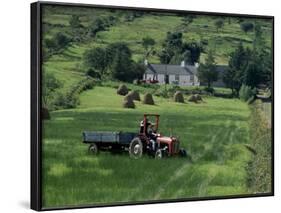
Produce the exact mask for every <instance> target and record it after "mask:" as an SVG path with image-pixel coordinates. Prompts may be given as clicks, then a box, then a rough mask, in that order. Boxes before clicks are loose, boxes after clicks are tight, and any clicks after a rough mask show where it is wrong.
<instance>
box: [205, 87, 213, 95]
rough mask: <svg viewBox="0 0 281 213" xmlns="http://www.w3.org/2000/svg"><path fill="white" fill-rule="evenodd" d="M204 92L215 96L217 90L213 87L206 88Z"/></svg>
mask: <svg viewBox="0 0 281 213" xmlns="http://www.w3.org/2000/svg"><path fill="white" fill-rule="evenodd" d="M204 91H206V92H208V93H211V94H213V93H214V92H215V89H214V88H213V87H205V88H204Z"/></svg>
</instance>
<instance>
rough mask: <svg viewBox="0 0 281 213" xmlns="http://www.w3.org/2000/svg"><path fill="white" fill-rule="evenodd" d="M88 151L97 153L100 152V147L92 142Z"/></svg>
mask: <svg viewBox="0 0 281 213" xmlns="http://www.w3.org/2000/svg"><path fill="white" fill-rule="evenodd" d="M88 151H89V153H90V154H93V155H97V154H98V153H99V149H98V146H97V144H95V143H93V144H91V145H90V146H89V149H88Z"/></svg>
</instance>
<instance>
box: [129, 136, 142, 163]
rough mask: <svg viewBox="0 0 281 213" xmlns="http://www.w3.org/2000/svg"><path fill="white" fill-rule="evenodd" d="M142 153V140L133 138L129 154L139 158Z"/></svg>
mask: <svg viewBox="0 0 281 213" xmlns="http://www.w3.org/2000/svg"><path fill="white" fill-rule="evenodd" d="M142 153H143V146H142V142H141V140H140V139H139V138H134V139H133V140H132V141H131V143H130V146H129V154H130V157H132V158H135V159H137V158H140V157H141V156H142Z"/></svg>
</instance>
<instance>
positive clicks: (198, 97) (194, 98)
mask: <svg viewBox="0 0 281 213" xmlns="http://www.w3.org/2000/svg"><path fill="white" fill-rule="evenodd" d="M188 101H190V102H195V103H198V102H199V101H203V99H202V97H201V95H199V94H195V95H192V96H190V97H189V99H188Z"/></svg>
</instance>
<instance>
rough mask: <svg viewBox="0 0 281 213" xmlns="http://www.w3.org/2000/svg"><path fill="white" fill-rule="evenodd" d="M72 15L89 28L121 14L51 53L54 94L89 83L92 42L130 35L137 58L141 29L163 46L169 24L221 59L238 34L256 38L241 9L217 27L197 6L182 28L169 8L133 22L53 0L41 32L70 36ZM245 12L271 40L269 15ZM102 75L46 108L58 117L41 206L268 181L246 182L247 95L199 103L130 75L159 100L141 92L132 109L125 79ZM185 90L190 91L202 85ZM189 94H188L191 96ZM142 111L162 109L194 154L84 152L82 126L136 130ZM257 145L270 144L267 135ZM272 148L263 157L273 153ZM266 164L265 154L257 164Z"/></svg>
mask: <svg viewBox="0 0 281 213" xmlns="http://www.w3.org/2000/svg"><path fill="white" fill-rule="evenodd" d="M74 14H78V15H79V18H80V21H81V25H82V26H83V27H82V28H83V30H85V29H87V27H88V26H89V25H90V23H91V21H93V20H95V19H97V18H99V17H103V18H108V17H109V16H114V17H115V18H116V20H117V21H116V23H114V24H113V25H111V26H110V27H108V28H107V29H105V30H102V31H99V32H98V33H97V34H96V35H95V37H87V35H86V34H85V38H84V37H83V39H82V40H81V41H75V40H72V41H71V42H70V43H69V44H68V45H67V46H66V47H65V48H63V49H61V50H60V51H59V52H57V53H54V54H51V55H49V57H46V58H44V60H43V72H46V73H50V74H53V75H54V77H55V79H57V80H58V81H60V82H61V83H62V86H61V87H59V88H56V89H55V91H54V92H53V93H52V94H51V96H53V97H52V98H53V99H55V98H57V97H56V96H57V95H58V94H62V96H66V95H67V94H69V92H70V91H71V90H72V89H73V88H74V87H76V86H79V85H78V84H82V83H81V82H83V79H85V78H86V75H85V72H86V70H85V69H84V68H83V54H84V53H85V51H86V50H88V49H90V48H93V47H106V46H107V45H108V44H112V43H114V42H120V41H121V42H125V43H126V44H127V45H128V47H129V48H130V50H131V51H132V59H133V60H134V61H135V62H138V61H142V60H143V57H144V52H145V49H144V47H143V46H142V44H141V41H142V39H143V38H144V37H146V36H149V37H151V38H153V39H154V40H155V41H156V44H155V47H154V48H155V50H156V52H159V51H161V49H162V48H163V47H162V43H163V41H164V40H165V38H166V35H167V32H168V31H171V32H175V31H180V32H182V33H183V42H191V41H195V42H202V41H205V43H207V44H205V46H204V51H203V52H202V53H201V56H200V63H203V62H204V58H205V57H206V52H207V51H208V50H210V49H212V50H215V60H216V63H217V64H225V65H226V64H228V60H229V53H231V52H232V51H233V50H235V49H236V48H237V46H238V44H239V43H240V42H242V43H243V45H244V47H252V45H253V38H254V33H253V32H248V33H244V32H243V31H242V30H241V29H240V24H239V22H238V18H236V17H232V18H225V19H224V26H223V27H222V28H221V29H220V30H219V31H217V30H216V27H215V25H214V23H215V21H216V20H217V19H218V18H220V17H213V16H206V15H197V16H196V18H195V19H194V20H193V22H192V23H191V24H190V25H189V26H188V27H186V28H183V27H182V17H180V16H178V15H172V14H168V13H165V14H160V13H147V14H145V15H142V16H140V17H137V18H134V19H133V20H132V21H129V22H128V21H126V20H125V19H126V18H125V15H126V13H125V12H124V11H123V12H121V11H116V12H114V11H112V10H106V9H92V8H90V9H89V8H79V9H78V8H76V9H73V7H56V6H54V7H45V9H44V10H43V17H42V18H43V40H45V39H46V38H47V39H48V38H52V37H53V36H54V35H55V34H56V33H57V32H62V33H64V34H65V35H67V36H69V37H73V32H72V30H73V29H71V27H70V24H69V20H70V18H71V17H72V15H74ZM242 21H243V20H242ZM248 21H251V22H253V23H255V22H259V24H260V25H261V27H262V31H263V36H264V40H265V47H266V48H268V49H269V48H270V47H271V46H270V45H271V32H272V29H271V23H270V22H267V21H266V20H262V19H248ZM43 50H44V47H43ZM149 62H151V63H160V60H159V57H158V56H157V54H156V55H151V56H150V57H149ZM96 82H97V84H95V86H94V88H93V89H88V90H86V91H84V90H83V91H82V92H79V93H78V94H77V96H78V99H79V100H80V101H79V103H78V104H77V105H75V107H76V108H72V109H62V108H63V107H61V108H51V107H50V108H49V110H54V111H51V112H50V115H51V119H50V120H44V121H43V142H42V143H43V150H42V159H43V162H42V166H43V169H42V175H43V180H42V183H43V188H42V190H43V207H61V206H73V205H86V204H108V203H117V202H132V201H148V200H161V199H178V198H194V197H206V196H207V197H208V196H224V195H242V194H249V193H255V192H265V191H267V190H268V187H267V188H266V189H265V190H264V188H261V189H260V188H259V189H258V190H257V189H256V188H254V187H251V186H250V184H251V183H250V182H249V174H250V172H253V171H248V170H249V162H250V161H251V160H253V152H252V151H251V150H249V147H251V146H250V145H253V140H255V137H253V136H255V134H256V133H255V130H256V129H255V123H253V122H252V123H250V121H251V120H253V118H255V116H252V111H251V106H249V105H248V104H247V103H245V102H242V101H240V100H239V99H237V98H232V99H230V98H218V97H214V96H203V100H204V102H202V103H198V104H195V103H191V102H188V101H186V102H185V103H175V102H174V101H173V100H172V99H171V98H164V96H163V97H162V96H161V95H160V96H156V95H157V92H159V91H160V92H161V90H163V89H164V87H165V86H164V85H162V86H159V85H135V84H132V83H125V84H126V85H127V87H128V88H129V89H130V90H137V91H139V92H140V95H141V98H143V96H144V93H146V92H149V93H152V94H153V98H154V100H155V103H156V104H155V105H154V106H151V105H144V104H142V103H141V102H138V101H135V104H136V108H135V109H125V108H123V107H122V102H123V98H124V97H123V96H119V95H117V94H116V88H117V87H118V86H119V84H120V83H124V82H119V81H116V79H106V80H105V81H102V82H100V83H98V81H96ZM166 87H167V89H168V90H169V89H173V88H174V87H173V86H171V85H167V86H166ZM180 89H181V90H182V91H183V92H189V93H190V92H191V90H192V91H196V89H199V88H197V87H185V88H180ZM200 89H201V90H203V87H200ZM214 89H215V92H218V93H220V94H230V93H231V90H230V89H227V88H214ZM173 92H175V91H174V90H173ZM158 95H159V94H158ZM187 98H188V96H185V100H187ZM47 107H49V106H47ZM65 108H66V107H65ZM56 109H60V110H56ZM268 109H269V108H268ZM267 111H268V114H271V111H269V110H267ZM144 113H158V114H160V127H159V129H160V132H161V133H162V134H163V135H165V136H170V135H173V136H176V137H178V138H179V139H180V142H181V146H182V147H184V148H185V149H186V150H187V152H188V155H189V156H191V159H192V160H190V159H189V158H168V159H167V158H166V159H162V160H155V159H153V158H151V157H148V156H144V157H143V158H142V159H138V160H134V159H131V158H130V157H129V154H128V153H123V154H118V155H116V154H111V153H108V152H102V153H100V154H99V155H98V156H93V155H90V154H89V153H88V152H87V149H88V147H87V145H85V144H83V143H82V132H83V131H86V130H88V131H129V132H138V130H139V122H140V121H141V120H142V118H143V114H144ZM257 125H258V124H257ZM260 132H262V131H260ZM257 135H258V134H257ZM262 137H263V136H262ZM267 142H268V141H267ZM254 148H255V149H257V150H259V149H258V148H260V149H264V148H263V146H260V144H258V145H257V146H254ZM268 153H270V152H268ZM268 153H265V154H264V155H263V156H262V157H261V158H264V156H266V157H268ZM259 156H260V155H256V158H260V157H259ZM254 161H255V160H254ZM260 165H261V164H260V163H259V162H258V163H257V164H254V166H256V167H254V166H252V167H251V168H258V167H259V166H260ZM266 166H267V167H268V164H266ZM252 170H255V169H252ZM256 170H257V169H256ZM254 172H255V171H254ZM262 172H263V171H261V172H260V170H258V171H257V173H253V174H257V175H256V176H259V177H260V176H262V175H260V174H263V173H262ZM267 173H268V172H267ZM268 177H269V179H270V178H271V177H270V175H269V176H268ZM251 181H252V182H254V181H255V180H254V181H253V180H251ZM256 182H258V183H259V184H260V183H262V184H263V183H264V182H262V181H256ZM267 182H268V181H267ZM249 183H250V184H249ZM265 185H266V184H265Z"/></svg>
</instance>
